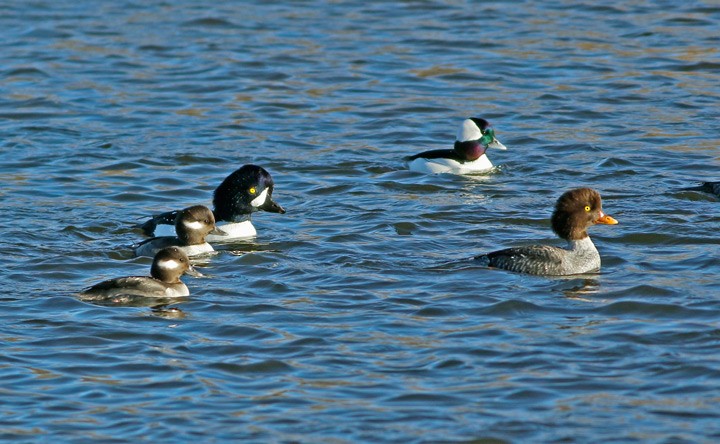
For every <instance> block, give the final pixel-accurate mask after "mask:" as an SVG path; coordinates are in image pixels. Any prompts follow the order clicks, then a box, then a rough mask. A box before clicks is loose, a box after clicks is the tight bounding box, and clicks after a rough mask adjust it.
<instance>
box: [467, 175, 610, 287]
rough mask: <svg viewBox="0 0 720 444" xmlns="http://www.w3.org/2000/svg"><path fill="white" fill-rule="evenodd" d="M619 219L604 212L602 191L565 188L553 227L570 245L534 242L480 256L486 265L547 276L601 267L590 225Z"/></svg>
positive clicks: (480, 260) (554, 216) (556, 209)
mask: <svg viewBox="0 0 720 444" xmlns="http://www.w3.org/2000/svg"><path fill="white" fill-rule="evenodd" d="M617 223H618V222H617V220H615V219H613V218H612V217H610V216H608V215H607V214H605V213H604V212H603V209H602V200H601V198H600V194H599V193H598V192H597V191H595V190H593V189H591V188H578V189H574V190H570V191H567V192H565V193H564V194H563V195H562V196H560V198H559V199H558V201H557V204H556V205H555V211H554V212H553V214H552V218H551V224H552V229H553V231H554V232H555V234H557V235H558V236H559V237H560V238H562V239H564V240H566V241H567V247H566V248H560V247H554V246H550V245H530V246H525V247H514V248H507V249H505V250H499V251H494V252H492V253H488V254H483V255H480V256H476V257H475V259H476V260H478V261H479V262H480V263H481V264H482V265H484V266H488V267H493V268H502V269H504V270H510V271H515V272H518V273H527V274H535V275H545V276H563V275H572V274H582V273H589V272H594V271H598V270H599V269H600V253H598V250H597V248H595V244H593V242H592V240H590V236H588V233H587V229H588V228H590V227H591V226H593V225H595V224H608V225H615V224H617Z"/></svg>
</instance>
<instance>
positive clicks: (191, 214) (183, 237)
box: [135, 205, 227, 257]
mask: <svg viewBox="0 0 720 444" xmlns="http://www.w3.org/2000/svg"><path fill="white" fill-rule="evenodd" d="M175 232H176V233H177V237H175V236H161V237H153V238H150V239H146V240H145V241H143V242H141V243H140V244H138V245H137V247H136V248H135V256H150V257H153V256H155V254H156V253H157V252H158V251H160V250H162V249H163V248H167V247H178V248H179V249H181V250H182V251H183V252H184V253H185V254H187V255H188V257H193V256H198V255H200V254H206V253H211V252H213V251H215V250H214V249H213V247H212V245H210V244H209V243H207V242H206V240H205V238H206V237H207V235H208V234H216V235H218V236H227V233H225V232H224V231H222V230H221V229H219V228H217V227H216V226H215V216H213V213H212V211H210V209H209V208H208V207H206V206H204V205H195V206H193V207H188V208H185V209H184V210H182V211H180V212H178V214H177V216H176V217H175Z"/></svg>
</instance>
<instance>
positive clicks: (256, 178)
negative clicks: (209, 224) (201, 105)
mask: <svg viewBox="0 0 720 444" xmlns="http://www.w3.org/2000/svg"><path fill="white" fill-rule="evenodd" d="M274 188H275V183H274V182H273V179H272V176H270V173H268V172H267V171H266V170H265V169H264V168H262V167H259V166H257V165H243V166H242V167H241V168H239V169H237V170H236V171H234V172H233V173H231V174H230V175H229V176H227V177H226V178H225V179H224V180H223V181H222V183H220V185H218V187H217V188H216V189H215V192H214V194H213V208H214V209H213V214H214V216H215V220H216V221H217V222H218V226H219V227H220V228H221V229H222V230H223V231H224V232H225V233H227V235H226V236H215V235H209V236H208V237H207V241H208V242H222V241H229V240H233V239H240V238H249V237H253V236H255V235H256V234H257V231H256V230H255V227H254V226H253V225H252V222H251V221H250V215H251V214H252V213H254V212H256V211H267V212H270V213H280V214H284V213H285V209H284V208H283V207H282V206H280V205H279V204H277V203H276V202H275V201H274V200H273V199H272V194H273V190H274ZM177 214H178V211H168V212H166V213H162V214H158V215H156V216H153V217H152V218H151V219H150V220H148V221H146V222H145V223H143V224H142V225H141V226H140V228H142V230H143V232H144V233H145V234H147V235H149V236H168V235H170V236H172V235H173V232H172V224H174V223H175V219H176V218H177Z"/></svg>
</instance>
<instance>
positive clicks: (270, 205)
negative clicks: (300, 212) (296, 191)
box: [257, 197, 285, 214]
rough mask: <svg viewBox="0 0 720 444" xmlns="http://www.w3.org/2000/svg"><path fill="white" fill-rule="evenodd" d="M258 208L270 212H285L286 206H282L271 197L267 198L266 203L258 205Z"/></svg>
mask: <svg viewBox="0 0 720 444" xmlns="http://www.w3.org/2000/svg"><path fill="white" fill-rule="evenodd" d="M257 209H258V210H263V211H267V212H268V213H280V214H285V208H283V207H281V206H280V205H278V204H277V202H275V201H274V200H272V199H271V198H270V197H268V198H267V199H265V203H263V204H262V205H260V206H259V207H257Z"/></svg>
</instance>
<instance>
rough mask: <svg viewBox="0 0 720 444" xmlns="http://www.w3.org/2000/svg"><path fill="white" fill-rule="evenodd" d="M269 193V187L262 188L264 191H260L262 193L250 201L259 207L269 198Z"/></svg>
mask: <svg viewBox="0 0 720 444" xmlns="http://www.w3.org/2000/svg"><path fill="white" fill-rule="evenodd" d="M267 193H268V189H267V188H265V189H264V190H262V193H260V194H259V195H258V197H256V198H255V199H253V200H251V201H250V205H252V206H254V207H255V208H257V207H259V206H260V205H262V204H264V203H265V201H266V200H267Z"/></svg>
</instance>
